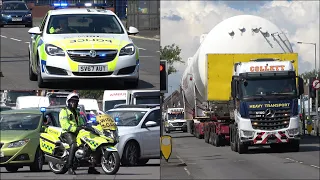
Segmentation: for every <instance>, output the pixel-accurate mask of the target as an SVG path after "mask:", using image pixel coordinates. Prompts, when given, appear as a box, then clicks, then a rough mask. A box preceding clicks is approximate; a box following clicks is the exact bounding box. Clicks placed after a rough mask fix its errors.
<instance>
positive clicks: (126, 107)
mask: <svg viewBox="0 0 320 180" xmlns="http://www.w3.org/2000/svg"><path fill="white" fill-rule="evenodd" d="M154 108H156V109H157V108H159V109H160V106H159V105H119V106H118V107H116V108H113V109H110V110H109V111H118V110H132V109H134V110H138V111H145V110H146V109H154Z"/></svg>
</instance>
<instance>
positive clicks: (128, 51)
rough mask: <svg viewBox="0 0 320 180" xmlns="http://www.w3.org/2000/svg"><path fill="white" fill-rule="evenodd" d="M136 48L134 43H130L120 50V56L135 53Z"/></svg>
mask: <svg viewBox="0 0 320 180" xmlns="http://www.w3.org/2000/svg"><path fill="white" fill-rule="evenodd" d="M135 50H136V48H135V47H134V45H133V44H128V45H126V46H125V47H123V48H122V49H121V50H120V53H119V56H126V55H133V54H134V52H135Z"/></svg>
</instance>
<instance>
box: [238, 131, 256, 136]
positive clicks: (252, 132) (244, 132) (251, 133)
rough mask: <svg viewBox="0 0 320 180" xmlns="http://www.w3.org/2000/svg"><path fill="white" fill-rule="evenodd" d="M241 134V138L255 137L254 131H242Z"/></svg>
mask: <svg viewBox="0 0 320 180" xmlns="http://www.w3.org/2000/svg"><path fill="white" fill-rule="evenodd" d="M241 133H242V134H241V136H243V137H253V135H254V131H245V130H242V131H241Z"/></svg>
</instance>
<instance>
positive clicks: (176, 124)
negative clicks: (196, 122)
mask: <svg viewBox="0 0 320 180" xmlns="http://www.w3.org/2000/svg"><path fill="white" fill-rule="evenodd" d="M171 124H172V126H183V122H173V123H171Z"/></svg>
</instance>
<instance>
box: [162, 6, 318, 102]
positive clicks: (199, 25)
mask: <svg viewBox="0 0 320 180" xmlns="http://www.w3.org/2000/svg"><path fill="white" fill-rule="evenodd" d="M160 3H161V8H160V14H161V26H160V27H161V30H160V35H161V46H162V47H164V46H165V45H171V44H173V43H175V44H176V45H178V46H179V47H180V48H181V54H180V56H181V58H182V60H184V61H185V62H186V63H185V64H181V63H179V64H174V66H175V68H176V69H177V70H178V72H177V73H175V74H172V75H169V77H168V93H167V94H166V96H167V95H170V94H171V92H173V91H175V90H177V89H178V88H179V85H180V79H181V77H182V74H183V72H184V70H185V68H186V65H187V59H188V57H192V56H193V55H194V54H195V52H196V51H197V49H198V48H199V45H200V40H199V37H200V35H201V34H205V33H208V32H210V30H211V29H212V28H213V27H214V26H215V25H217V24H218V23H219V22H221V21H223V20H225V19H227V18H230V17H232V16H236V15H241V14H250V15H257V16H260V17H263V18H266V19H268V20H270V21H271V22H273V23H274V24H276V25H277V26H278V27H279V28H280V29H281V30H282V31H283V32H285V33H286V36H287V37H288V39H289V40H290V41H291V44H292V48H293V50H294V52H295V53H298V54H299V73H303V72H306V71H309V70H311V69H312V68H314V46H313V45H304V44H297V43H296V42H297V41H302V42H311V43H317V47H318V48H317V62H319V48H320V44H319V1H318V0H317V1H280V0H277V1H219V2H217V1H215V2H213V1H168V0H167V1H160ZM317 64H318V65H319V63H317ZM318 65H317V67H318Z"/></svg>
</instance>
